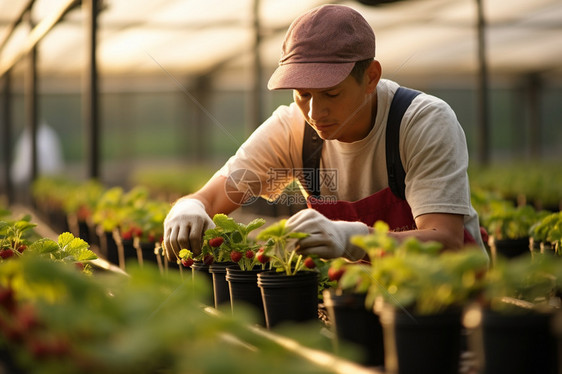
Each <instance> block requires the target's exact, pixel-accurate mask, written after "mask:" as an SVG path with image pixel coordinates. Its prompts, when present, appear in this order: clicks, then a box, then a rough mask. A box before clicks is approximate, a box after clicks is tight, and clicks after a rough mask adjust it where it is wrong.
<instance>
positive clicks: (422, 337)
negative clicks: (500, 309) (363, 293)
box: [381, 307, 507, 374]
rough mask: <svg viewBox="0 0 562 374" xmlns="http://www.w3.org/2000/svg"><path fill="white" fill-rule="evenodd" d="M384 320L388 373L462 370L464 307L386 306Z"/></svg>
mask: <svg viewBox="0 0 562 374" xmlns="http://www.w3.org/2000/svg"><path fill="white" fill-rule="evenodd" d="M381 322H382V325H383V329H384V340H385V341H384V350H385V369H386V370H387V372H388V373H399V374H458V373H459V364H460V355H461V346H462V344H461V342H462V339H463V338H462V311H461V310H451V311H447V312H444V313H440V314H435V315H417V314H411V313H408V312H405V311H402V310H397V309H394V308H390V307H385V308H383V310H382V314H381ZM506 373H507V371H506Z"/></svg>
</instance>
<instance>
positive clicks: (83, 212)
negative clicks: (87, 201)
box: [76, 205, 91, 222]
mask: <svg viewBox="0 0 562 374" xmlns="http://www.w3.org/2000/svg"><path fill="white" fill-rule="evenodd" d="M76 215H77V216H78V220H79V221H82V222H84V221H86V219H87V218H88V217H90V215H91V213H90V210H89V209H88V207H87V206H84V205H81V206H80V208H78V211H77V212H76Z"/></svg>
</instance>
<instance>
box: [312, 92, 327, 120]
mask: <svg viewBox="0 0 562 374" xmlns="http://www.w3.org/2000/svg"><path fill="white" fill-rule="evenodd" d="M308 105H309V108H308V118H310V119H311V120H312V121H313V122H319V121H321V120H322V118H323V117H325V116H326V113H327V107H326V105H325V102H323V100H321V99H320V98H318V97H317V96H314V95H313V96H312V97H311V99H310V102H309V103H308Z"/></svg>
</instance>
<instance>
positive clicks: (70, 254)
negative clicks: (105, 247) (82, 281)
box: [26, 232, 98, 274]
mask: <svg viewBox="0 0 562 374" xmlns="http://www.w3.org/2000/svg"><path fill="white" fill-rule="evenodd" d="M89 248H90V245H89V244H88V243H86V242H85V241H84V240H82V239H80V238H76V237H74V235H73V234H71V233H69V232H64V233H62V234H60V235H59V236H58V239H57V241H54V240H51V239H47V238H42V239H39V240H37V241H35V242H33V243H32V244H31V245H30V246H29V250H28V251H26V254H28V253H29V254H31V255H38V256H41V257H45V258H48V259H50V260H52V261H55V262H64V263H75V264H78V268H79V269H80V270H82V271H83V272H84V273H87V274H91V273H92V266H91V265H90V264H89V263H88V262H89V261H92V260H95V259H97V258H98V257H97V255H96V254H95V253H94V252H92V251H91V250H90V249H89Z"/></svg>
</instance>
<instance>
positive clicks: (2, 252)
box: [0, 248, 14, 259]
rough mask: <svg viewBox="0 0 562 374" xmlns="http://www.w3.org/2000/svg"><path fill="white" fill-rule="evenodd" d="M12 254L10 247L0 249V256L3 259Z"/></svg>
mask: <svg viewBox="0 0 562 374" xmlns="http://www.w3.org/2000/svg"><path fill="white" fill-rule="evenodd" d="M13 255H14V251H12V250H11V249H10V248H5V249H2V250H0V257H2V258H3V259H7V258H10V257H12V256H13Z"/></svg>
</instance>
